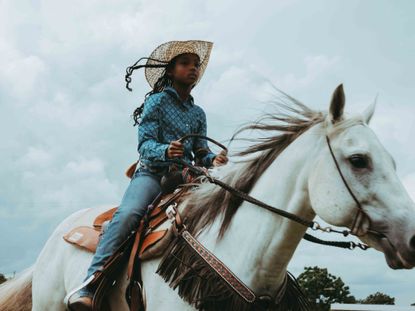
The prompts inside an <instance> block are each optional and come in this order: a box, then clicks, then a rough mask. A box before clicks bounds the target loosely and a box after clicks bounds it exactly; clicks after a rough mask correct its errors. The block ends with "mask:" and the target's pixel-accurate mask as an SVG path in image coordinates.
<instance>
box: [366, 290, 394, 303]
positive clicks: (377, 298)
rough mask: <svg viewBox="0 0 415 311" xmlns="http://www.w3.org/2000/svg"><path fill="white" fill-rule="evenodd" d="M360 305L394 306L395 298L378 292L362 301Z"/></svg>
mask: <svg viewBox="0 0 415 311" xmlns="http://www.w3.org/2000/svg"><path fill="white" fill-rule="evenodd" d="M360 303H362V304H367V305H394V304H395V298H393V297H390V296H388V295H386V294H383V293H380V292H376V293H374V294H371V295H369V296H367V297H366V298H365V299H362V300H361V301H360Z"/></svg>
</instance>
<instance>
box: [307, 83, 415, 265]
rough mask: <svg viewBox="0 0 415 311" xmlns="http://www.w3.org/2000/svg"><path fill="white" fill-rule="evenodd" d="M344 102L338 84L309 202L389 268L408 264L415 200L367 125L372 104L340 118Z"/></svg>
mask: <svg viewBox="0 0 415 311" xmlns="http://www.w3.org/2000/svg"><path fill="white" fill-rule="evenodd" d="M344 107H345V95H344V91H343V87H342V85H340V86H338V87H337V88H336V90H335V91H334V93H333V96H332V100H331V103H330V108H329V113H328V115H327V117H326V120H325V121H324V126H323V128H324V129H325V130H326V133H325V134H326V135H327V142H328V146H327V148H323V150H322V151H321V152H320V153H319V155H318V157H317V158H316V159H315V166H314V169H313V172H312V173H311V174H310V177H309V180H308V185H309V195H310V202H311V206H312V208H313V210H314V211H315V212H316V214H317V215H319V216H320V217H321V218H322V219H323V220H324V221H326V222H328V223H330V224H332V225H337V226H345V227H348V228H349V229H351V230H352V232H353V233H355V234H356V235H358V236H359V238H360V239H361V240H362V241H364V242H365V243H367V244H368V245H369V246H371V247H373V248H375V249H377V250H379V251H382V252H383V253H384V254H385V258H386V261H387V263H388V265H389V266H390V267H391V268H393V269H402V268H406V269H410V268H413V267H414V266H415V204H414V202H413V201H412V200H411V198H410V197H409V195H408V193H407V191H406V190H405V188H404V187H403V185H402V183H401V181H400V180H399V178H398V176H397V173H396V165H395V162H394V160H393V158H392V156H391V155H390V154H389V153H388V151H387V150H386V149H385V148H384V147H383V146H382V144H381V143H380V141H379V140H378V138H377V137H376V135H375V134H374V132H373V131H372V130H371V129H370V128H369V126H368V124H369V122H370V119H371V117H372V115H373V113H374V110H375V103H374V104H372V105H370V106H369V107H368V108H367V109H366V110H365V111H364V112H363V113H362V114H361V115H360V116H357V117H356V116H355V117H346V116H345V114H344ZM330 148H332V154H331V153H330ZM336 162H337V165H336ZM342 175H343V177H342ZM343 178H344V180H343ZM348 188H349V189H348Z"/></svg>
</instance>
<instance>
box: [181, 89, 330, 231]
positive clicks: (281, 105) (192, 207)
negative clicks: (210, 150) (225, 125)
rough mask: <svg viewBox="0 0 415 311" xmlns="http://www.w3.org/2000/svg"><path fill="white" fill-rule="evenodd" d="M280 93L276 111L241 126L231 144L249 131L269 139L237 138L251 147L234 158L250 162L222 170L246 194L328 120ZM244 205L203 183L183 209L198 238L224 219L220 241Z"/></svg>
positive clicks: (232, 183)
mask: <svg viewBox="0 0 415 311" xmlns="http://www.w3.org/2000/svg"><path fill="white" fill-rule="evenodd" d="M279 92H280V94H281V95H280V96H278V97H276V98H275V99H274V100H273V101H272V102H271V103H273V104H274V106H275V108H277V109H276V112H275V113H266V114H263V115H262V116H261V117H260V118H259V119H258V120H257V121H255V122H252V123H248V124H246V125H244V126H242V127H241V128H240V129H239V130H237V131H236V132H235V133H234V135H233V136H232V139H231V141H233V140H234V139H235V138H236V137H237V136H238V135H239V134H241V133H243V132H245V131H248V130H251V131H253V132H260V133H262V132H264V133H269V134H268V136H265V137H260V138H251V139H249V138H248V139H241V138H238V139H239V140H245V141H249V142H251V145H250V146H249V147H248V148H247V149H246V150H243V151H240V152H237V153H236V154H235V156H242V157H243V156H250V159H248V160H241V161H238V162H236V163H235V165H234V166H233V167H231V166H230V165H225V166H224V167H222V168H220V170H221V172H222V173H223V175H224V177H223V178H222V181H223V182H225V183H227V184H229V185H230V186H232V187H234V188H236V189H239V190H241V191H243V192H245V193H249V192H250V191H251V189H252V187H253V186H254V184H255V183H256V182H257V180H258V179H259V177H260V176H261V175H262V174H263V173H264V171H265V170H266V169H267V168H268V166H269V165H270V164H271V163H272V162H273V161H274V160H275V159H276V158H277V157H278V156H279V155H280V154H281V152H282V151H283V150H284V149H285V148H287V147H288V146H289V145H290V144H291V143H292V142H293V141H294V140H295V139H297V138H298V137H299V136H300V135H301V134H302V133H304V132H306V131H307V130H308V129H310V128H311V127H312V126H314V125H316V124H318V123H320V122H322V121H324V119H325V117H326V115H325V114H323V113H322V112H318V111H314V110H312V109H311V108H309V107H307V106H306V105H304V104H302V103H301V102H300V101H298V100H296V99H294V98H293V97H291V96H289V95H287V94H285V93H284V92H282V91H279ZM241 203H242V200H241V199H239V198H237V197H235V196H232V195H231V194H230V193H229V192H228V191H226V190H224V189H223V188H221V187H219V186H217V185H215V184H211V183H209V182H202V184H201V185H200V186H199V187H198V188H197V189H195V190H194V191H193V192H192V193H191V194H190V195H189V197H188V200H187V204H186V207H185V210H184V215H185V218H186V225H187V228H188V230H189V232H191V233H192V234H195V235H197V234H199V233H200V232H201V231H202V230H203V229H204V228H206V227H207V226H208V225H210V224H212V223H213V221H214V220H215V219H216V218H217V217H218V216H221V217H222V224H221V227H220V231H219V238H220V237H223V235H224V233H225V232H226V229H227V228H228V227H229V224H230V222H231V220H232V218H233V216H234V215H235V213H236V211H237V209H238V208H239V206H240V205H241Z"/></svg>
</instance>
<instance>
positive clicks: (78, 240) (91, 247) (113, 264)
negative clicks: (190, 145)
mask: <svg viewBox="0 0 415 311" xmlns="http://www.w3.org/2000/svg"><path fill="white" fill-rule="evenodd" d="M136 165H137V163H134V164H132V165H131V166H130V167H129V168H128V169H127V171H126V172H125V174H126V176H127V177H129V178H132V176H133V174H134V172H135V169H136ZM180 174H181V175H182V176H181V177H182V178H181V179H179V180H182V181H184V183H183V184H181V185H177V187H173V188H174V190H172V189H173V188H172V187H171V182H170V183H169V182H168V181H167V182H166V183H168V184H169V186H168V187H169V188H170V189H169V190H170V191H168V193H166V194H163V195H159V196H158V197H157V198H156V199H155V200H154V201H153V203H152V204H150V205H149V206H148V209H147V213H146V215H145V216H144V218H143V219H142V221H141V222H140V224H139V227H138V228H137V230H135V231H133V232H132V233H131V234H130V235H129V236H128V237H127V239H126V240H125V241H124V242H123V243H122V245H121V246H120V247H119V249H118V250H117V251H116V252H115V253H114V254H113V255H112V256H111V257H110V258H109V259H108V260H107V262H106V264H105V265H104V267H103V269H102V271H98V272H97V273H95V275H94V278H93V280H92V281H91V282H90V283H89V284H88V286H90V287H91V288H93V289H94V290H95V295H94V297H93V301H92V310H93V311H98V310H99V311H102V310H109V307H108V306H109V303H108V302H107V301H105V297H106V296H107V295H106V293H107V292H108V291H109V289H110V288H111V287H112V286H114V285H115V283H116V279H117V278H118V277H119V275H120V273H122V268H123V267H125V266H124V264H125V263H126V261H127V259H128V270H127V273H128V279H129V280H130V283H129V285H128V288H127V293H126V299H127V302H128V304H129V306H130V310H131V311H139V310H141V311H142V310H145V294H144V291H143V284H142V279H141V262H142V261H145V260H149V259H152V258H155V257H158V256H161V255H162V254H163V251H164V250H165V249H166V247H167V246H168V245H169V243H170V241H171V240H172V238H173V233H172V232H171V230H170V229H160V226H161V225H162V224H163V223H165V222H166V220H167V219H168V218H169V217H168V213H172V212H173V213H174V211H172V210H171V209H176V207H177V205H178V204H179V203H180V202H182V201H183V199H184V198H185V197H186V196H187V195H188V190H189V188H190V187H192V186H194V185H196V184H195V183H192V182H193V181H194V179H195V177H196V176H195V175H194V174H192V173H190V172H189V171H188V170H186V168H185V169H184V170H183V171H181V172H180ZM173 179H174V178H173ZM176 180H177V176H176ZM117 208H118V207H113V208H111V209H109V210H107V211H106V212H104V213H102V214H100V215H99V216H98V217H96V218H95V220H94V222H93V224H92V226H80V227H76V228H73V229H72V230H70V231H69V232H68V233H67V234H65V235H64V236H63V239H64V240H65V241H66V242H68V243H70V244H73V245H75V246H77V247H80V248H82V249H85V250H87V251H89V252H92V253H95V251H96V248H97V245H98V243H99V239H100V236H101V235H102V234H103V231H104V230H105V227H106V224H108V223H109V222H110V221H111V219H112V217H113V215H114V213H115V211H116V210H117Z"/></svg>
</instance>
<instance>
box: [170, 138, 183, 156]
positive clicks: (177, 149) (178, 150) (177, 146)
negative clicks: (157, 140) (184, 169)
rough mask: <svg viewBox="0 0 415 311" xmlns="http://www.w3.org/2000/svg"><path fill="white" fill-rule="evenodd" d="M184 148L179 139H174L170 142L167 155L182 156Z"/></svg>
mask: <svg viewBox="0 0 415 311" xmlns="http://www.w3.org/2000/svg"><path fill="white" fill-rule="evenodd" d="M183 152H184V148H183V144H182V143H181V142H180V141H178V140H173V141H171V142H170V145H169V147H168V148H167V157H168V158H169V159H171V158H180V157H182V156H183Z"/></svg>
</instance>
